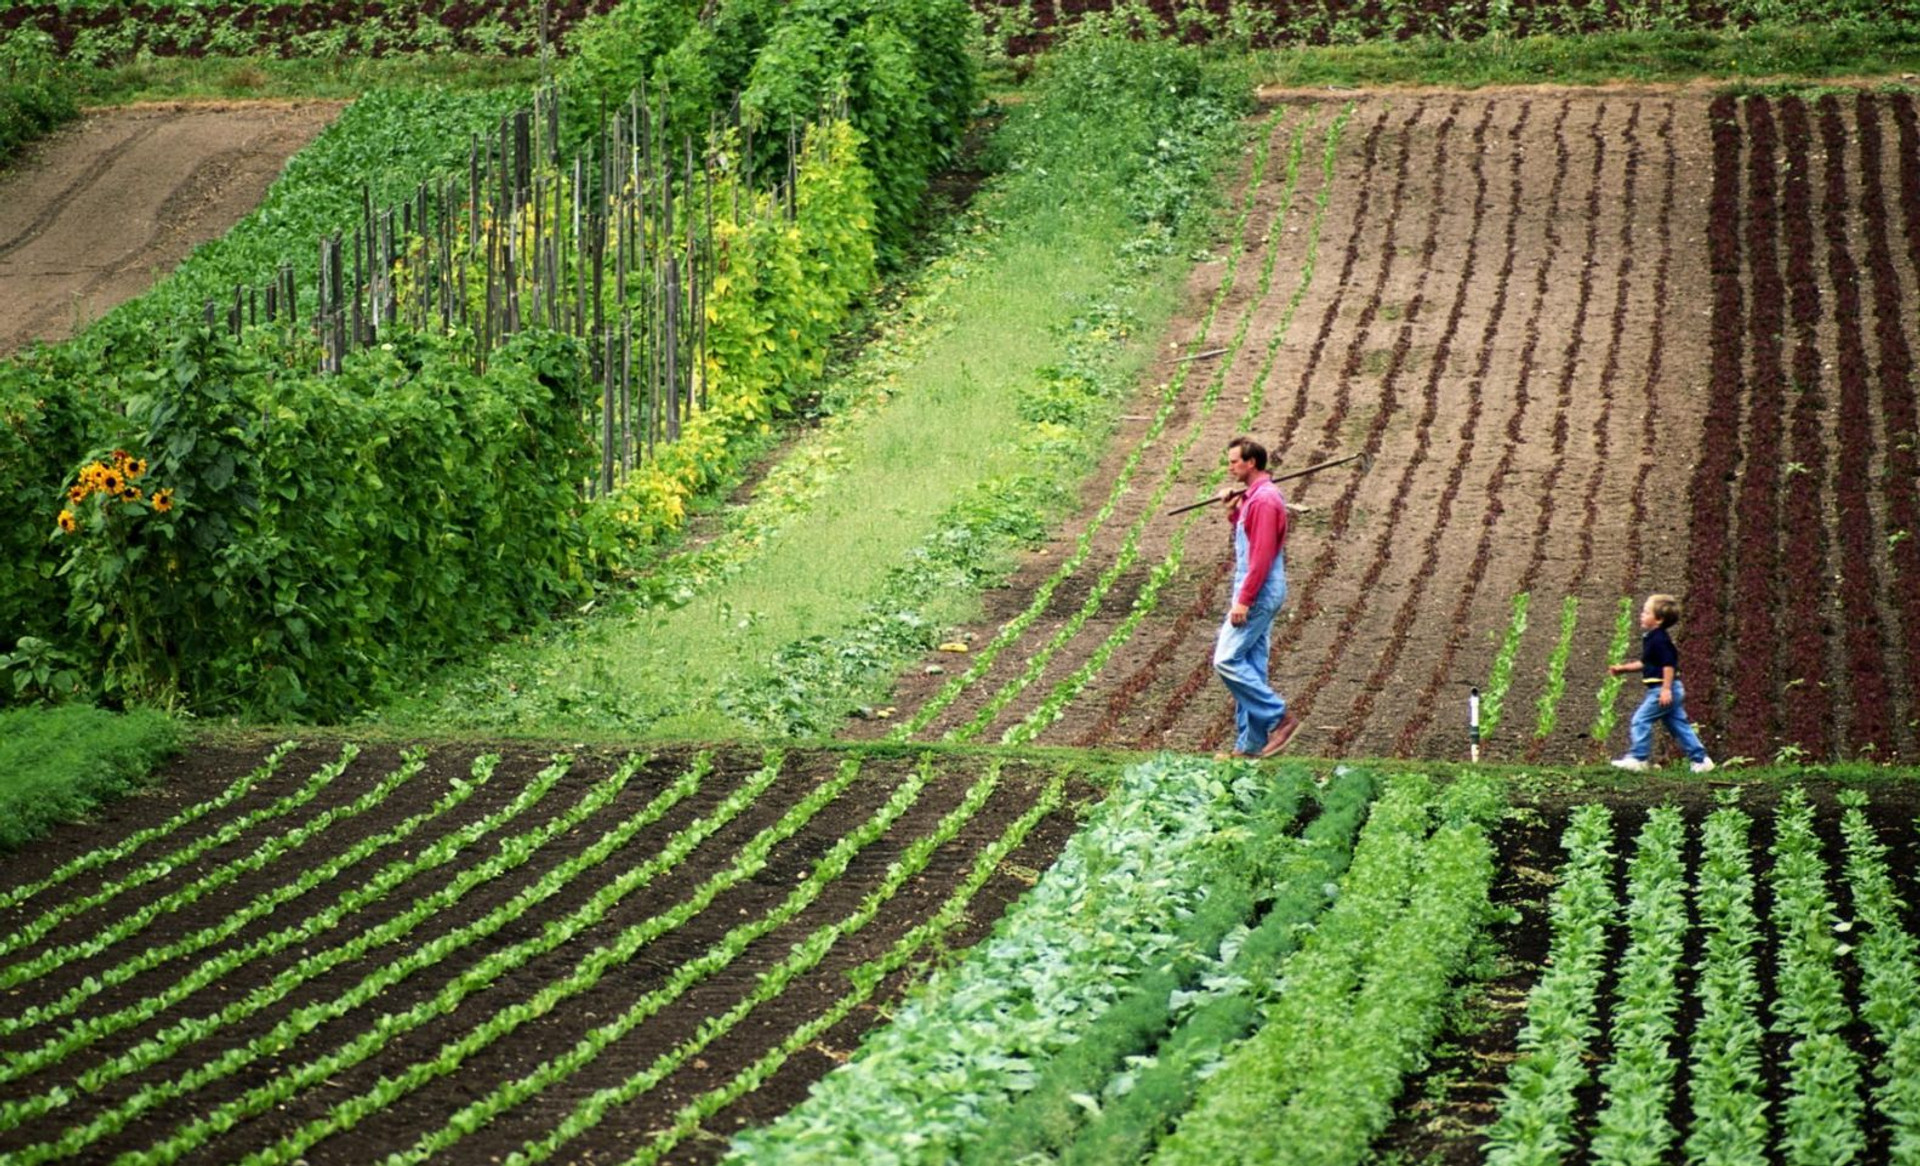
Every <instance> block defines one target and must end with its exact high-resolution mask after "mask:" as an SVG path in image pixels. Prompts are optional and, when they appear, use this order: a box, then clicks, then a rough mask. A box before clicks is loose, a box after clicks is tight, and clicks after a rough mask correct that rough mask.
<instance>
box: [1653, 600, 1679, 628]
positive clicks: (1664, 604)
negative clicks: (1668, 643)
mask: <svg viewBox="0 0 1920 1166" xmlns="http://www.w3.org/2000/svg"><path fill="white" fill-rule="evenodd" d="M1647 605H1648V606H1649V607H1651V608H1653V618H1655V619H1657V620H1659V621H1660V626H1661V627H1663V628H1670V627H1672V626H1673V625H1674V624H1677V623H1679V622H1680V601H1679V600H1678V599H1675V598H1674V597H1673V596H1671V595H1649V596H1647Z"/></svg>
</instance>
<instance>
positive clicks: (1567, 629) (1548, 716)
mask: <svg viewBox="0 0 1920 1166" xmlns="http://www.w3.org/2000/svg"><path fill="white" fill-rule="evenodd" d="M1579 623H1580V597H1579V596H1577V595H1569V596H1567V597H1566V598H1564V599H1562V600H1561V601H1560V638H1559V639H1558V640H1555V641H1554V644H1553V655H1552V656H1551V657H1549V658H1548V660H1547V686H1546V688H1545V689H1544V690H1543V691H1542V692H1541V693H1540V698H1539V699H1538V700H1536V701H1535V702H1534V705H1533V708H1534V720H1533V736H1534V739H1535V740H1536V741H1544V740H1545V739H1546V738H1547V737H1549V736H1550V735H1552V733H1553V730H1554V726H1556V725H1558V724H1559V723H1560V698H1561V697H1562V696H1564V695H1566V691H1567V657H1568V656H1571V655H1572V654H1573V632H1574V628H1576V627H1577V626H1579Z"/></svg>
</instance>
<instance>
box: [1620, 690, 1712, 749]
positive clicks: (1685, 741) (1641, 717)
mask: <svg viewBox="0 0 1920 1166" xmlns="http://www.w3.org/2000/svg"><path fill="white" fill-rule="evenodd" d="M1655 722H1659V723H1660V724H1663V725H1665V726H1666V727H1667V732H1669V733H1672V734H1673V739H1674V742H1675V743H1676V744H1678V745H1679V746H1680V750H1681V752H1683V753H1685V754H1686V755H1687V760H1689V761H1705V760H1706V759H1707V749H1706V746H1704V745H1702V744H1700V734H1698V733H1696V732H1694V731H1693V722H1691V721H1689V720H1687V688H1686V685H1684V684H1681V683H1680V681H1679V680H1678V679H1677V678H1676V679H1675V680H1674V682H1673V703H1672V704H1670V705H1667V706H1666V707H1665V708H1662V707H1660V686H1659V685H1657V684H1649V685H1647V695H1646V697H1645V698H1644V699H1643V700H1641V702H1640V707H1639V708H1637V709H1635V710H1634V711H1633V723H1632V724H1631V725H1629V726H1628V728H1627V755H1628V756H1629V757H1637V758H1639V759H1640V760H1642V761H1645V760H1646V759H1647V758H1649V757H1652V756H1653V726H1654V723H1655Z"/></svg>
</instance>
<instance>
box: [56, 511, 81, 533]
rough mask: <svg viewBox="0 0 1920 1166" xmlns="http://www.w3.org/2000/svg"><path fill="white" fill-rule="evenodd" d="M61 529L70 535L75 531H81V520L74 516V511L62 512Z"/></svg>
mask: <svg viewBox="0 0 1920 1166" xmlns="http://www.w3.org/2000/svg"><path fill="white" fill-rule="evenodd" d="M60 529H61V530H63V531H65V532H66V533H68V534H72V533H73V532H74V531H76V530H79V529H80V520H79V519H77V518H75V517H74V516H73V511H71V510H62V511H61V512H60Z"/></svg>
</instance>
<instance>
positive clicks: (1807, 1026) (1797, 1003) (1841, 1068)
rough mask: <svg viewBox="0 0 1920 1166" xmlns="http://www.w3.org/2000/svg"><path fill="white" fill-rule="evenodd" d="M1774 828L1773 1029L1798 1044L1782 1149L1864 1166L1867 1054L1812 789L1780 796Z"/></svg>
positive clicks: (1802, 1158) (1805, 1164) (1791, 1158)
mask: <svg viewBox="0 0 1920 1166" xmlns="http://www.w3.org/2000/svg"><path fill="white" fill-rule="evenodd" d="M1775 828H1776V834H1775V838H1774V844H1773V848H1772V851H1771V853H1772V855H1773V869H1772V871H1771V872H1770V874H1769V882H1770V883H1771V885H1772V888H1773V914H1772V923H1773V928H1774V931H1775V933H1776V935H1777V936H1778V942H1779V954H1778V956H1777V961H1776V964H1775V971H1774V984H1775V995H1774V1001H1773V1030H1774V1031H1775V1032H1776V1033H1779V1034H1782V1035H1783V1036H1785V1037H1786V1038H1788V1039H1789V1040H1790V1041H1791V1042H1792V1043H1791V1044H1790V1045H1789V1046H1788V1049H1787V1061H1786V1069H1787V1099H1786V1104H1785V1106H1784V1111H1783V1112H1782V1114H1781V1116H1780V1134H1781V1150H1782V1151H1783V1157H1784V1158H1785V1160H1786V1161H1787V1162H1789V1163H1793V1164H1794V1166H1813V1164H1814V1163H1823V1164H1826V1166H1831V1164H1833V1163H1838V1162H1851V1161H1857V1160H1858V1159H1859V1156H1860V1154H1861V1152H1862V1151H1863V1150H1864V1149H1865V1134H1864V1132H1863V1130H1862V1128H1861V1119H1862V1117H1863V1116H1864V1113H1863V1111H1864V1101H1863V1099H1862V1097H1861V1092H1860V1087H1861V1079H1860V1054H1859V1053H1858V1052H1857V1051H1856V1050H1854V1049H1853V1048H1852V1047H1851V1046H1850V1045H1849V1044H1848V1043H1847V1040H1846V1037H1845V1035H1844V1031H1845V1029H1846V1027H1847V1026H1848V1025H1849V1024H1850V1023H1851V1022H1852V1020H1853V1011H1852V1009H1850V1008H1849V1007H1848V1006H1847V999H1846V990H1845V987H1844V985H1843V983H1842V981H1841V978H1840V969H1839V967H1838V958H1839V956H1840V955H1841V952H1840V946H1841V945H1840V938H1839V930H1838V929H1839V928H1840V927H1841V925H1842V924H1841V921H1840V919H1839V918H1838V917H1837V915H1836V914H1835V911H1834V907H1833V902H1832V900H1831V899H1830V898H1829V897H1828V894H1827V889H1826V879H1827V865H1826V861H1825V859H1824V858H1822V857H1821V853H1820V839H1819V836H1818V835H1816V834H1815V833H1814V829H1813V807H1812V805H1811V803H1810V802H1809V801H1808V799H1807V796H1806V792H1805V791H1804V790H1802V789H1800V788H1799V787H1797V786H1795V787H1791V788H1789V789H1788V790H1787V791H1786V793H1785V794H1783V795H1782V797H1781V799H1780V809H1779V812H1778V813H1777V815H1776V816H1775Z"/></svg>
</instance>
